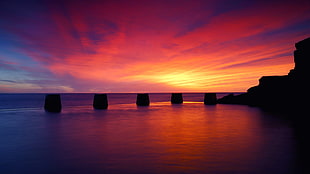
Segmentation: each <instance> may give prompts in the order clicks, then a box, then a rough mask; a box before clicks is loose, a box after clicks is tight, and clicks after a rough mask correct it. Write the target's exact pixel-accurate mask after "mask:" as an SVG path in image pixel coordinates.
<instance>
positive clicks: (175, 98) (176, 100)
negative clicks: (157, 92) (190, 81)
mask: <svg viewBox="0 0 310 174" xmlns="http://www.w3.org/2000/svg"><path fill="white" fill-rule="evenodd" d="M171 103H172V104H182V103H183V96H182V93H172V94H171Z"/></svg>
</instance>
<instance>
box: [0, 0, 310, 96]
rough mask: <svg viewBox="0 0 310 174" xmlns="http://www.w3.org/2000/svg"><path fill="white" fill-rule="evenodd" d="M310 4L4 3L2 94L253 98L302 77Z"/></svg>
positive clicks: (185, 0) (186, 0) (184, 0)
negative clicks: (299, 59)
mask: <svg viewBox="0 0 310 174" xmlns="http://www.w3.org/2000/svg"><path fill="white" fill-rule="evenodd" d="M309 11H310V2H309V1H303V0H300V1H294V2H293V1H268V2H267V1H266V2H264V1H263V2H262V1H250V2H248V1H230V0H223V1H204V0H192V1H190V0H180V1H173V0H168V1H163V0H162V1H161V0H160V1H147V0H137V1H135V0H133V1H126V0H119V1H112V0H111V1H87V2H86V1H79V0H76V1H70V0H65V1H61V2H60V1H42V2H40V3H39V2H31V1H30V2H23V3H21V2H18V1H7V2H4V1H3V2H1V3H0V21H1V22H0V26H1V28H0V37H1V38H2V40H1V41H0V48H1V49H0V74H1V75H0V92H244V91H246V90H247V89H248V88H249V87H251V86H254V85H257V83H258V79H259V78H260V77H261V76H268V75H286V74H287V73H288V72H289V70H290V69H292V68H294V61H293V51H294V49H295V48H294V44H295V43H296V42H298V41H300V40H302V39H304V38H307V37H309V36H310V33H309V31H310V22H309V19H310V13H309Z"/></svg>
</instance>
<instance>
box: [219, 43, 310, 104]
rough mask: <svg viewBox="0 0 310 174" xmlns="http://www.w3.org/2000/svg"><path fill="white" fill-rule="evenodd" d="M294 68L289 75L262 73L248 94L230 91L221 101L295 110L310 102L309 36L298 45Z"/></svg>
mask: <svg viewBox="0 0 310 174" xmlns="http://www.w3.org/2000/svg"><path fill="white" fill-rule="evenodd" d="M295 47H296V50H295V51H294V62H295V67H294V69H292V70H291V71H290V72H289V73H288V75H284V76H263V77H262V78H260V79H259V85H258V86H254V87H251V88H249V89H248V90H247V93H244V94H240V95H236V96H234V95H233V94H230V95H228V96H225V97H223V98H221V99H218V101H217V102H218V103H221V104H245V105H250V106H258V107H262V108H265V109H272V110H296V109H299V108H301V107H305V106H306V105H308V103H309V98H308V97H306V96H309V95H308V94H307V93H308V90H309V89H310V85H309V82H308V81H309V79H310V61H309V60H310V38H307V39H304V40H302V41H300V42H298V43H296V44H295Z"/></svg>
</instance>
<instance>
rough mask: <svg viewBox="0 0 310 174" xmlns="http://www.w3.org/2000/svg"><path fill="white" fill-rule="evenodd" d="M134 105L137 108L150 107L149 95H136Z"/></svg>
mask: <svg viewBox="0 0 310 174" xmlns="http://www.w3.org/2000/svg"><path fill="white" fill-rule="evenodd" d="M136 104H137V106H149V105H150V98H149V94H138V95H137V101H136Z"/></svg>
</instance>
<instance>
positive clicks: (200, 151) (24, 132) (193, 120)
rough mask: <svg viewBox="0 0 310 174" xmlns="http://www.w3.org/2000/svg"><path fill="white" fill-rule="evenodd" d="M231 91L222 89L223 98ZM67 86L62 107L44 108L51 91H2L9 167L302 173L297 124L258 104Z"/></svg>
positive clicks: (1, 140) (2, 151)
mask: <svg viewBox="0 0 310 174" xmlns="http://www.w3.org/2000/svg"><path fill="white" fill-rule="evenodd" d="M223 95H224V94H218V95H217V96H218V98H219V97H221V96H223ZM93 96H94V94H61V99H62V112H61V113H47V112H45V111H44V109H43V105H44V98H45V94H0V173H1V174H24V173H27V174H28V173H29V174H43V173H44V174H45V173H51V174H54V173H55V174H60V173H68V174H71V173H77V174H84V173H89V174H97V173H108V174H110V173H111V174H126V173H130V174H140V173H141V174H142V173H148V174H157V173H158V174H159V173H170V174H174V173H182V174H186V173H211V174H213V173H214V174H226V173H227V174H228V173H241V174H262V173H264V174H269V173H270V174H271V173H272V174H275V173H277V174H286V173H296V170H297V169H298V155H296V142H295V140H296V138H295V137H294V130H293V127H292V124H291V123H290V122H289V121H288V120H286V119H282V118H281V117H280V116H279V115H275V114H272V113H269V112H266V111H262V110H261V109H259V108H256V107H249V106H243V105H224V104H217V105H213V106H210V105H209V106H208V105H204V104H203V97H204V95H203V94H198V93H195V94H183V98H184V103H183V104H174V105H172V104H171V103H170V94H150V100H151V105H150V106H148V107H137V106H136V104H135V101H136V94H108V100H109V107H108V109H107V110H94V109H93V107H92V102H93Z"/></svg>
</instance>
